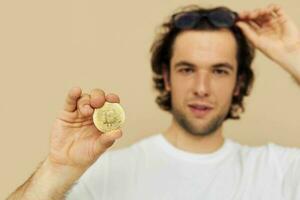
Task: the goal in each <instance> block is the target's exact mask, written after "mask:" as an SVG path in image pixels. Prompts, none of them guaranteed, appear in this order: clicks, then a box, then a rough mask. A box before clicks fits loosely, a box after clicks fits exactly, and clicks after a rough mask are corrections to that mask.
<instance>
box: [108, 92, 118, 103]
mask: <svg viewBox="0 0 300 200" xmlns="http://www.w3.org/2000/svg"><path fill="white" fill-rule="evenodd" d="M105 99H106V100H107V101H108V102H110V103H120V97H119V96H118V95H116V94H113V93H110V94H107V95H106V96H105Z"/></svg>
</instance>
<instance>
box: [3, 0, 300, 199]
mask: <svg viewBox="0 0 300 200" xmlns="http://www.w3.org/2000/svg"><path fill="white" fill-rule="evenodd" d="M297 2H299V1H297V0H285V1H261V0H251V1H237V0H230V1H225V0H214V1H209V0H206V1H192V0H186V1H183V0H164V1H162V0H151V1H145V0H144V1H141V0H132V1H118V2H116V1H101V0H100V1H91V0H88V1H78V0H74V1H58V0H52V1H42V0H27V1H21V0H18V1H13V0H10V1H4V0H2V1H0V25H1V26H0V27H1V28H0V67H1V71H0V91H1V98H0V123H1V124H0V133H1V134H0V136H1V139H0V148H1V150H0V157H1V168H0V169H1V170H0V199H4V198H5V197H6V196H7V195H8V194H9V193H11V192H12V191H13V190H14V189H16V188H17V186H19V185H20V184H21V183H23V182H24V181H25V180H26V179H27V178H28V177H29V176H30V175H31V174H32V173H33V171H34V170H35V169H36V167H37V165H38V164H39V163H40V162H41V161H42V160H43V159H44V158H45V157H46V155H47V152H48V149H49V144H48V143H49V134H50V132H51V129H52V125H53V122H54V119H55V117H56V116H57V114H58V112H59V111H60V110H61V108H62V105H63V103H64V100H65V96H66V93H67V91H68V90H69V89H70V88H71V87H72V86H81V87H82V89H83V90H84V91H85V92H89V91H90V90H91V89H93V88H102V89H103V90H105V91H106V92H113V93H117V94H118V95H119V96H120V98H121V104H122V105H123V107H124V108H125V111H126V123H125V125H124V128H123V132H124V136H123V137H122V139H120V140H119V141H118V142H116V143H115V144H114V146H113V148H112V149H117V148H122V147H125V146H128V145H130V144H132V143H134V142H135V141H138V140H139V139H141V138H144V137H146V136H149V135H151V134H154V133H158V132H159V131H162V130H165V129H166V128H167V127H168V126H169V124H170V119H171V117H170V115H168V114H167V113H165V112H163V111H161V110H160V109H159V108H158V106H157V105H156V104H155V102H154V100H155V96H156V92H155V91H154V90H153V89H152V82H151V70H150V62H149V60H150V59H149V58H150V54H149V48H150V45H151V43H152V41H153V39H154V36H155V31H156V30H157V27H158V26H159V25H160V24H161V23H162V22H163V21H164V20H165V19H166V18H167V17H168V16H169V15H170V14H171V13H172V12H173V11H174V10H175V9H177V8H178V7H180V6H183V5H187V4H191V3H193V4H199V5H202V6H217V5H225V6H228V7H230V8H232V9H235V10H243V9H253V8H256V7H262V6H266V5H268V4H269V3H278V4H280V5H282V6H283V7H284V8H285V10H286V11H287V12H288V13H289V14H290V15H291V16H292V17H293V18H294V20H295V21H296V22H297V24H298V25H299V24H300V12H299V3H297ZM253 68H254V71H255V74H256V81H255V84H254V88H253V91H252V94H251V96H250V97H248V98H246V102H245V105H246V112H245V113H244V114H243V115H242V118H241V120H239V121H228V122H226V123H225V129H224V135H225V136H226V137H230V138H233V139H235V140H237V141H238V142H240V143H242V144H248V145H263V144H266V143H267V142H275V143H278V144H281V145H284V146H297V147H300V120H299V113H300V90H299V86H298V85H296V84H295V82H293V80H292V79H291V78H290V75H289V74H287V73H286V72H285V71H283V70H282V69H281V68H280V67H279V66H277V65H276V64H274V63H273V62H272V61H270V60H268V59H267V58H265V57H264V56H263V55H261V54H260V53H257V57H256V59H255V62H254V64H253Z"/></svg>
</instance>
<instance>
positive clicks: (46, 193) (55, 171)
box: [24, 158, 85, 199]
mask: <svg viewBox="0 0 300 200" xmlns="http://www.w3.org/2000/svg"><path fill="white" fill-rule="evenodd" d="M84 171H85V170H84V169H79V168H74V167H70V166H63V165H58V164H54V163H52V162H51V161H50V160H49V159H48V158H47V159H46V160H45V161H44V162H43V163H42V164H41V166H40V168H39V169H38V170H37V171H36V173H35V174H34V175H33V177H32V179H31V180H30V183H29V185H28V187H27V189H26V192H25V194H24V199H64V195H65V193H66V192H67V191H69V190H70V188H71V187H72V186H73V184H74V183H75V182H76V181H77V180H78V179H79V178H80V176H81V175H82V174H83V173H84Z"/></svg>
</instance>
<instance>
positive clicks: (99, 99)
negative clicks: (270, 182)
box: [91, 89, 105, 108]
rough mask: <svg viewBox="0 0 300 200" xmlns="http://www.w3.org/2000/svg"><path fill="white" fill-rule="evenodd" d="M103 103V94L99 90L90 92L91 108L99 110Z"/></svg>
mask: <svg viewBox="0 0 300 200" xmlns="http://www.w3.org/2000/svg"><path fill="white" fill-rule="evenodd" d="M104 103H105V93H104V91H103V90H100V89H93V90H92V91H91V106H92V107H93V108H100V107H102V106H103V104H104Z"/></svg>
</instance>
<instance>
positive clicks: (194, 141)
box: [163, 119, 224, 153]
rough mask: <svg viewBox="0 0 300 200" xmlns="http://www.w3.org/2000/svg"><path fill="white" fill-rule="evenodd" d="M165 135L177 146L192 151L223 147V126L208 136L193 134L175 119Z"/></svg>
mask: <svg viewBox="0 0 300 200" xmlns="http://www.w3.org/2000/svg"><path fill="white" fill-rule="evenodd" d="M163 136H164V137H165V138H166V139H167V140H168V141H169V142H170V143H171V144H172V145H173V146H175V147H176V148H178V149H181V150H184V151H188V152H191V153H212V152H214V151H216V150H218V149H219V148H220V147H222V145H223V143H224V137H223V135H222V126H221V127H219V128H218V129H217V130H216V131H215V132H213V133H211V134H210V135H207V136H199V135H198V136H197V135H192V134H190V133H188V132H186V131H185V130H184V129H182V128H181V127H180V126H179V125H178V124H177V123H176V122H175V120H174V119H173V122H172V124H171V126H170V127H169V128H168V129H167V130H166V131H165V132H163Z"/></svg>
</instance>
